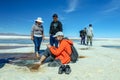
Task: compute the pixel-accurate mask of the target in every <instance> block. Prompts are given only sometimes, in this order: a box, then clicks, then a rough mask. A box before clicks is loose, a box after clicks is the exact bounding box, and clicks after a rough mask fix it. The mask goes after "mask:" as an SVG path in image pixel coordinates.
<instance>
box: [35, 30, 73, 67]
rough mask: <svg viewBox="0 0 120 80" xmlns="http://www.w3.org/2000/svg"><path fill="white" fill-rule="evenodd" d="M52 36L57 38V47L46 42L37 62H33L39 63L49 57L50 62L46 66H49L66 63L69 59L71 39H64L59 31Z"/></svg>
mask: <svg viewBox="0 0 120 80" xmlns="http://www.w3.org/2000/svg"><path fill="white" fill-rule="evenodd" d="M54 37H56V38H57V40H58V41H59V46H58V48H56V47H54V46H51V45H50V44H48V45H47V49H46V50H45V52H44V53H43V55H42V56H41V58H40V60H39V62H36V63H35V64H39V65H41V64H42V63H43V62H44V61H45V59H46V58H51V59H49V61H51V62H50V63H49V64H48V66H50V67H56V66H60V65H62V64H68V63H69V62H70V61H71V58H70V55H71V53H72V50H71V45H73V42H72V41H71V40H68V39H65V38H64V34H63V32H61V31H59V32H57V33H56V34H55V35H54Z"/></svg>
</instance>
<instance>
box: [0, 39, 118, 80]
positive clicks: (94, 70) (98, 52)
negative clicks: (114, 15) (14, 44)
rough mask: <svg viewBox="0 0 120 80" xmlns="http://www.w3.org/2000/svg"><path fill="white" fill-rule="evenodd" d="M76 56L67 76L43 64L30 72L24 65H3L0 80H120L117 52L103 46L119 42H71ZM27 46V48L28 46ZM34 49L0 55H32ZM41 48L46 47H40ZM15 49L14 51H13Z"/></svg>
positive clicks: (23, 49) (114, 44)
mask: <svg viewBox="0 0 120 80" xmlns="http://www.w3.org/2000/svg"><path fill="white" fill-rule="evenodd" d="M74 45H75V47H76V49H77V51H78V52H79V56H83V58H82V57H81V58H79V60H78V61H77V63H70V64H69V65H70V67H71V69H72V72H71V73H70V74H69V75H66V74H61V75H60V74H58V67H48V66H47V63H46V64H43V65H42V66H41V67H40V68H39V70H38V71H37V72H31V71H30V70H29V69H28V68H27V67H26V66H18V65H12V64H6V65H5V66H4V67H3V68H1V69H0V80H120V49H119V48H107V47H102V46H103V45H108V46H109V45H110V46H111V45H113V46H120V40H109V39H108V40H98V41H94V42H93V46H84V45H80V43H79V42H78V43H74ZM28 46H30V45H28ZM33 48H34V47H33V46H32V47H27V48H18V49H12V50H9V51H7V50H6V51H1V50H0V52H6V53H7V52H17V51H21V50H22V51H23V52H27V51H29V52H31V51H32V52H33V50H34V49H33ZM41 48H42V49H45V48H46V45H45V44H43V45H42V46H41ZM14 50H15V51H14Z"/></svg>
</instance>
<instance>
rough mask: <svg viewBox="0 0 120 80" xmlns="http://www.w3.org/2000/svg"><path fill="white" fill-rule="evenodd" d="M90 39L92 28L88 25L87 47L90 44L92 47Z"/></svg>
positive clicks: (91, 37)
mask: <svg viewBox="0 0 120 80" xmlns="http://www.w3.org/2000/svg"><path fill="white" fill-rule="evenodd" d="M92 39H93V28H92V24H89V27H88V28H87V45H88V44H89V42H90V46H92Z"/></svg>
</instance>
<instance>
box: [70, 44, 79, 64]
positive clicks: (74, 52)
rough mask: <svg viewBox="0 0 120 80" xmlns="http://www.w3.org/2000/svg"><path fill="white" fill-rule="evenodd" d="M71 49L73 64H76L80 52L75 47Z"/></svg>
mask: <svg viewBox="0 0 120 80" xmlns="http://www.w3.org/2000/svg"><path fill="white" fill-rule="evenodd" d="M71 49H72V53H71V55H70V57H71V62H72V63H76V61H77V60H78V52H77V50H76V48H75V47H74V45H71Z"/></svg>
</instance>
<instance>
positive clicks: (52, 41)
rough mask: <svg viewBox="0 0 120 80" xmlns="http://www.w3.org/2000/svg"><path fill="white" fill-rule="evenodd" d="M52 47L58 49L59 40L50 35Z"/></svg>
mask: <svg viewBox="0 0 120 80" xmlns="http://www.w3.org/2000/svg"><path fill="white" fill-rule="evenodd" d="M50 45H51V46H55V47H58V40H57V39H56V38H55V37H53V35H50Z"/></svg>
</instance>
